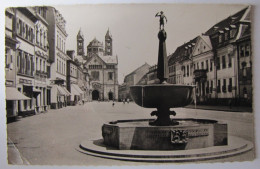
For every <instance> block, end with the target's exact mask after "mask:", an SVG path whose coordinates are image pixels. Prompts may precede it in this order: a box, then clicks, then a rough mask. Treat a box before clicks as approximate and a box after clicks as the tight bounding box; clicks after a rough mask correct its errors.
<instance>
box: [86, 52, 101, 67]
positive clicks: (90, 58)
mask: <svg viewBox="0 0 260 169" xmlns="http://www.w3.org/2000/svg"><path fill="white" fill-rule="evenodd" d="M94 58H98V59H99V60H101V62H103V64H106V62H104V60H103V59H102V58H101V57H100V56H98V55H97V54H95V53H93V54H92V56H91V57H88V58H87V60H86V62H85V63H84V65H86V64H88V63H89V62H90V61H91V60H92V59H94Z"/></svg>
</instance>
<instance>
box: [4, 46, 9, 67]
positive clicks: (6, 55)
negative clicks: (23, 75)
mask: <svg viewBox="0 0 260 169" xmlns="http://www.w3.org/2000/svg"><path fill="white" fill-rule="evenodd" d="M8 56H10V49H9V48H5V66H6V67H8V64H9V62H8V60H9V59H8Z"/></svg>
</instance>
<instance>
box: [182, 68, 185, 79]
mask: <svg viewBox="0 0 260 169" xmlns="http://www.w3.org/2000/svg"><path fill="white" fill-rule="evenodd" d="M185 70H186V68H185V66H183V67H182V71H183V76H184V77H185V76H186V74H185Z"/></svg>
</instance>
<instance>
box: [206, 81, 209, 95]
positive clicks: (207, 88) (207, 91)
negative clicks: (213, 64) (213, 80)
mask: <svg viewBox="0 0 260 169" xmlns="http://www.w3.org/2000/svg"><path fill="white" fill-rule="evenodd" d="M206 93H207V94H208V93H209V81H207V87H206Z"/></svg>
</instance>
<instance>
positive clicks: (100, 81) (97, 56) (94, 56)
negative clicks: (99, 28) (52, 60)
mask: <svg viewBox="0 0 260 169" xmlns="http://www.w3.org/2000/svg"><path fill="white" fill-rule="evenodd" d="M112 45H113V44H112V36H111V34H110V32H109V30H108V31H107V33H106V35H105V50H104V47H103V43H101V42H99V41H98V40H97V39H96V38H94V39H93V40H92V41H91V42H90V43H89V44H88V46H87V58H86V62H85V63H84V68H85V69H87V73H88V74H89V80H90V84H89V85H90V86H89V90H88V91H89V97H90V99H91V100H118V59H117V56H115V55H112ZM106 54H107V55H106Z"/></svg>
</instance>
